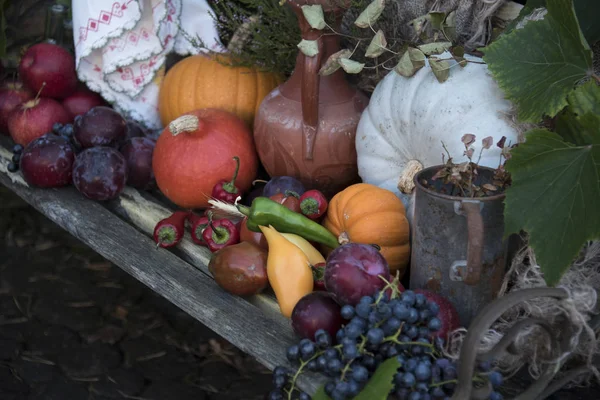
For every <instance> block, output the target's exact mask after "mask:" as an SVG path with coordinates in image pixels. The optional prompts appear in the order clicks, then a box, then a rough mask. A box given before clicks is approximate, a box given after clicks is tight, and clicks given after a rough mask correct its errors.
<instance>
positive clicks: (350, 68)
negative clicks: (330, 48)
mask: <svg viewBox="0 0 600 400" xmlns="http://www.w3.org/2000/svg"><path fill="white" fill-rule="evenodd" d="M338 62H339V63H340V65H341V66H342V69H343V70H344V71H346V72H347V73H349V74H358V73H359V72H360V71H362V69H363V68H364V66H365V64H363V63H359V62H358V61H354V60H351V59H349V58H340V59H339V60H338Z"/></svg>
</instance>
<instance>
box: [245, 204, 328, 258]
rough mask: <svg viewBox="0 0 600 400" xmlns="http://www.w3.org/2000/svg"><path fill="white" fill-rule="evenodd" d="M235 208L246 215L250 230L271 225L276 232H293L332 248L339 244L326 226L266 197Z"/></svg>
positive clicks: (258, 230) (257, 230)
mask: <svg viewBox="0 0 600 400" xmlns="http://www.w3.org/2000/svg"><path fill="white" fill-rule="evenodd" d="M237 208H238V210H239V211H240V212H241V213H242V214H244V215H245V216H247V217H248V220H247V222H246V226H247V227H248V229H249V230H251V231H252V232H260V229H259V227H258V226H259V225H262V226H269V225H272V226H273V228H275V229H276V230H277V231H278V232H281V233H295V234H296V235H299V236H302V237H303V238H304V239H306V240H310V241H313V242H317V243H321V244H324V245H326V246H327V247H330V248H332V249H335V248H336V247H338V246H339V243H338V240H337V238H336V237H335V235H334V234H333V233H331V232H329V231H328V230H327V228H325V227H324V226H322V225H320V224H319V223H317V222H315V221H313V220H311V219H309V218H307V217H305V216H304V215H302V214H300V213H297V212H294V211H292V210H290V209H288V208H287V207H285V206H284V205H281V204H279V203H277V202H276V201H273V200H271V199H269V198H268V197H257V198H255V199H254V201H253V202H252V206H251V207H246V206H244V205H241V204H238V205H237Z"/></svg>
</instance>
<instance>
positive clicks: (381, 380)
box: [353, 357, 400, 400]
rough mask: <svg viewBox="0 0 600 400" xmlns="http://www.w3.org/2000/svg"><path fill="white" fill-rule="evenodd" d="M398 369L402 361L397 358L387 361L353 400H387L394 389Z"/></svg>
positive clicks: (378, 368)
mask: <svg viewBox="0 0 600 400" xmlns="http://www.w3.org/2000/svg"><path fill="white" fill-rule="evenodd" d="M398 368H400V361H398V359H397V358H396V357H392V358H388V359H387V360H385V361H384V362H383V363H381V364H380V365H379V367H377V370H376V371H375V373H374V374H373V376H372V377H371V379H369V382H367V384H366V385H365V387H364V388H363V390H361V392H360V393H359V394H358V395H357V396H356V397H354V399H353V400H386V399H387V398H388V396H389V393H390V391H391V390H392V389H393V388H394V383H393V379H394V375H395V374H396V372H398Z"/></svg>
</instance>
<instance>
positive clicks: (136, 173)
mask: <svg viewBox="0 0 600 400" xmlns="http://www.w3.org/2000/svg"><path fill="white" fill-rule="evenodd" d="M155 144H156V142H155V141H154V140H152V139H148V138H145V137H134V138H131V139H129V140H127V141H126V142H125V144H124V145H123V147H121V154H123V157H125V161H126V162H127V184H128V185H129V186H132V187H134V188H137V189H143V190H146V189H150V188H151V187H152V185H153V182H154V173H153V172H152V153H153V152H154V145H155Z"/></svg>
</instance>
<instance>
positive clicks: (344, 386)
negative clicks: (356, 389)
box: [335, 381, 350, 395]
mask: <svg viewBox="0 0 600 400" xmlns="http://www.w3.org/2000/svg"><path fill="white" fill-rule="evenodd" d="M349 389H350V385H348V382H344V381H341V382H338V383H337V384H336V385H335V390H336V392H340V393H341V394H343V395H346V394H348V392H349V391H350V390H349Z"/></svg>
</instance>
